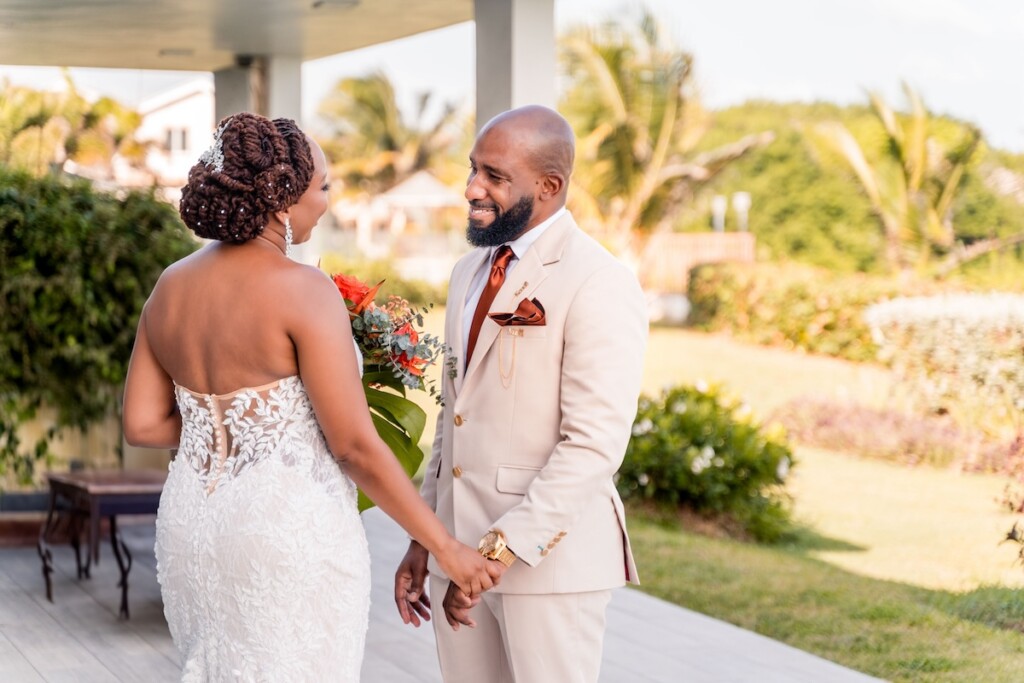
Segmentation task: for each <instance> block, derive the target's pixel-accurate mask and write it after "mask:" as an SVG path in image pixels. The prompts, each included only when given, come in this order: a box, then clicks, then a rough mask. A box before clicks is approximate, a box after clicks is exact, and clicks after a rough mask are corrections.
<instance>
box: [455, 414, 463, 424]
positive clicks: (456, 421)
mask: <svg viewBox="0 0 1024 683" xmlns="http://www.w3.org/2000/svg"><path fill="white" fill-rule="evenodd" d="M463 422H464V420H463V419H462V416H461V415H456V416H455V426H456V427H461V426H462V423H463Z"/></svg>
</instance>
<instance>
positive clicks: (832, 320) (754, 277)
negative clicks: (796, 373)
mask: <svg viewBox="0 0 1024 683" xmlns="http://www.w3.org/2000/svg"><path fill="white" fill-rule="evenodd" d="M940 287H941V286H940V285H938V284H933V283H928V282H912V283H903V284H901V283H900V282H898V281H896V280H894V279H891V278H883V277H877V276H871V275H865V274H862V273H851V274H836V273H832V272H829V271H827V270H823V269H819V268H813V267H810V266H801V265H797V264H792V263H790V264H756V265H740V264H709V265H702V266H698V267H696V268H694V269H693V270H692V271H691V272H690V285H689V293H688V295H689V299H690V304H691V306H692V310H691V311H690V317H689V320H688V323H689V324H690V325H692V326H693V327H696V328H697V329H700V330H704V331H708V332H728V333H730V334H732V335H733V336H735V337H736V338H738V339H743V340H746V341H752V342H755V343H758V344H768V345H773V346H784V347H786V348H789V349H795V350H801V351H808V352H812V353H820V354H824V355H828V356H836V357H839V358H846V359H849V360H854V361H871V360H875V356H876V354H877V351H878V350H877V347H876V346H875V342H874V341H873V339H872V336H871V330H870V328H869V327H868V325H867V323H866V322H865V320H864V317H863V312H864V310H865V309H866V308H867V307H868V306H870V305H872V304H874V303H877V302H880V301H884V300H887V299H890V298H893V297H896V296H899V295H901V294H903V293H905V292H907V291H915V292H932V291H937V290H939V289H940Z"/></svg>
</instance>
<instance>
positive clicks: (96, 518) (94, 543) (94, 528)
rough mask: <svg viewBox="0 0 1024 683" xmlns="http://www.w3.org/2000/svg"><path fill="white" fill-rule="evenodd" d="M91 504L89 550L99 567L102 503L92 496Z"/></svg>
mask: <svg viewBox="0 0 1024 683" xmlns="http://www.w3.org/2000/svg"><path fill="white" fill-rule="evenodd" d="M91 498H92V501H91V503H90V504H89V548H90V549H91V550H92V559H93V562H95V563H96V566H97V567H98V566H99V565H100V502H99V501H98V500H97V499H96V497H95V496H92V497H91Z"/></svg>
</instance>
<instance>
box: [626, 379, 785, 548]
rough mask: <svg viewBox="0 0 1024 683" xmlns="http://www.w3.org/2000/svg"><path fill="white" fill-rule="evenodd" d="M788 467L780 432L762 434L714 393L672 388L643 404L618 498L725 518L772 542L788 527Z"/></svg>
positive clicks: (741, 412) (728, 401)
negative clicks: (786, 491) (786, 494)
mask: <svg viewBox="0 0 1024 683" xmlns="http://www.w3.org/2000/svg"><path fill="white" fill-rule="evenodd" d="M792 466H793V454H792V451H790V449H789V446H788V445H787V444H786V441H785V438H784V436H783V434H782V433H781V430H780V429H769V430H765V429H763V428H762V427H761V426H760V425H758V424H757V423H756V422H755V421H754V420H753V419H752V418H751V416H750V412H749V409H748V408H746V407H745V406H740V405H737V403H736V402H735V401H733V400H731V399H728V398H725V397H723V396H722V395H721V394H720V392H719V389H718V388H717V387H704V386H696V387H688V386H684V387H674V388H671V389H667V390H666V391H665V392H663V394H662V395H661V396H660V397H659V398H658V399H651V398H649V397H646V396H643V397H641V399H640V406H639V410H638V412H637V416H636V421H635V422H634V424H633V438H632V439H630V442H629V446H628V448H627V449H626V457H625V460H624V462H623V465H622V467H621V468H620V469H619V473H618V478H617V486H618V489H619V492H620V494H621V495H622V497H623V499H626V500H629V499H641V500H649V501H653V502H657V503H666V504H670V505H673V506H680V507H684V508H687V509H690V510H692V511H694V512H696V513H699V514H703V515H711V516H726V517H729V518H732V519H734V520H736V521H737V522H739V523H740V524H741V525H742V526H743V527H744V529H745V530H746V531H747V533H749V534H750V535H751V536H753V537H754V538H756V539H758V540H762V541H775V540H778V539H779V538H780V537H781V536H782V535H783V533H784V532H785V531H786V528H787V526H788V510H787V507H786V505H785V501H786V499H785V494H784V491H783V488H782V485H783V483H784V482H785V479H786V476H787V474H788V472H789V470H790V468H791V467H792Z"/></svg>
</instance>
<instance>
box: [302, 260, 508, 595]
mask: <svg viewBox="0 0 1024 683" xmlns="http://www.w3.org/2000/svg"><path fill="white" fill-rule="evenodd" d="M297 280H299V281H300V282H297V283H296V284H297V286H298V291H301V296H296V297H295V298H294V301H293V302H292V303H291V305H289V306H287V307H286V308H287V310H288V311H289V312H290V313H289V322H288V330H289V334H290V335H291V338H292V341H293V342H294V344H295V349H296V353H297V356H298V365H299V375H300V376H301V377H302V383H303V384H304V385H305V387H306V391H307V392H308V393H309V398H310V401H311V402H312V404H313V410H314V411H315V412H316V415H317V420H318V421H319V423H320V428H321V429H322V430H323V432H324V436H325V437H326V439H327V445H328V446H329V447H330V449H331V452H332V453H333V454H334V457H335V458H336V459H337V460H338V462H340V463H341V466H342V468H343V469H344V470H345V472H346V473H347V474H348V475H349V476H350V477H352V480H353V481H355V483H356V484H357V485H358V486H359V488H361V489H362V490H363V492H364V493H365V494H366V495H367V496H369V497H370V499H371V500H373V502H374V503H376V504H377V505H378V506H379V507H380V508H381V509H382V510H384V512H386V513H387V514H388V515H389V516H390V517H391V518H392V519H394V520H395V521H396V522H398V524H399V525H401V526H402V527H403V528H404V529H405V530H406V531H407V532H408V533H409V535H410V536H412V537H413V538H415V539H416V540H417V541H418V542H419V543H421V544H422V545H423V546H424V547H425V548H426V549H427V550H429V551H430V553H432V554H433V555H434V556H435V557H436V558H437V559H438V562H439V563H440V564H441V566H442V568H443V569H444V570H445V572H446V573H448V572H453V573H454V574H453V573H449V576H450V577H451V578H452V580H454V581H455V582H456V583H458V584H459V585H460V586H461V587H464V589H465V588H469V589H470V590H471V591H472V592H473V593H477V592H480V591H481V590H486V589H488V588H490V587H491V586H492V585H493V580H492V579H491V573H492V572H493V568H492V567H490V566H489V565H490V564H491V563H490V562H488V561H487V560H485V559H484V558H483V557H482V556H481V555H480V554H479V553H477V552H476V551H475V550H474V549H472V548H469V547H468V546H465V545H463V544H461V543H459V542H458V541H456V540H455V539H454V538H452V536H451V535H449V534H448V532H447V530H446V529H445V528H444V525H443V524H441V521H440V520H439V519H438V518H437V517H436V516H435V515H434V512H433V511H432V510H431V509H430V508H429V507H428V506H427V504H426V503H425V502H424V501H423V499H422V498H421V497H420V496H419V494H418V493H417V491H416V488H415V487H414V486H413V485H412V482H411V481H409V477H408V476H407V475H406V473H405V470H404V469H402V466H401V464H399V462H398V460H397V459H396V458H395V456H394V455H393V454H392V453H391V451H390V450H389V449H388V447H387V445H385V443H384V442H383V441H382V440H381V438H380V437H379V436H378V435H377V430H376V428H374V426H373V421H372V419H371V418H370V411H369V408H368V407H367V405H366V397H365V394H364V393H363V384H362V380H361V379H360V377H359V369H358V367H357V365H356V355H355V349H354V348H353V346H352V331H351V328H350V325H349V317H348V311H347V310H346V309H345V304H344V301H343V299H342V298H341V296H340V295H339V294H338V291H337V289H335V287H334V285H333V283H331V282H330V281H329V280H325V279H324V278H323V277H319V276H316V277H313V276H310V277H305V276H303V277H301V278H297ZM467 592H470V591H469V590H467Z"/></svg>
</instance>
